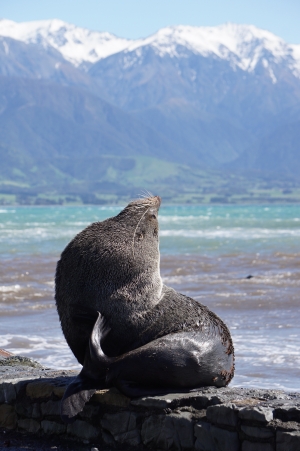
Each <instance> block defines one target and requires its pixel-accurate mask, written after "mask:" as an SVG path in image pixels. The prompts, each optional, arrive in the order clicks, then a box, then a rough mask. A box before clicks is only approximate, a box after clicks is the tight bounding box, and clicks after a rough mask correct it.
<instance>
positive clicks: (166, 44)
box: [126, 23, 300, 76]
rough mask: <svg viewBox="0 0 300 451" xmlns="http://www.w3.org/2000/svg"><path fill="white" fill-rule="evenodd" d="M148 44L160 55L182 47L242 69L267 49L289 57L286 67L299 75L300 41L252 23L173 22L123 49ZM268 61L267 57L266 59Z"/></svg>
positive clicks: (278, 58) (176, 53)
mask: <svg viewBox="0 0 300 451" xmlns="http://www.w3.org/2000/svg"><path fill="white" fill-rule="evenodd" d="M147 45H150V46H151V47H153V48H154V49H155V51H156V52H157V53H158V54H159V55H160V56H165V55H169V56H171V57H183V58H184V53H183V52H182V48H183V47H185V48H186V49H187V50H189V51H191V52H193V53H196V54H199V55H202V56H207V57H208V56H212V55H213V56H215V57H217V58H220V59H223V60H227V61H230V62H231V64H232V66H233V67H234V66H237V67H239V68H240V69H242V70H244V71H249V72H250V71H252V70H253V69H254V68H255V67H256V65H257V63H258V62H259V61H260V60H261V59H263V58H265V55H266V53H267V54H268V55H269V56H271V57H272V58H273V59H274V62H276V63H279V62H281V61H282V60H283V59H285V58H287V57H288V58H289V59H290V61H289V67H290V68H291V69H295V71H296V72H297V74H298V75H299V76H300V45H290V44H287V43H286V42H285V41H283V40H282V39H281V38H279V37H277V36H275V35H274V34H273V33H271V32H269V31H266V30H262V29H259V28H257V27H255V26H253V25H237V24H233V23H227V24H224V25H220V26H216V27H191V26H184V25H179V26H174V27H167V28H162V29H161V30H159V31H158V32H157V33H155V34H154V35H152V36H150V37H148V38H146V39H141V40H138V41H135V42H133V43H131V44H129V46H128V48H127V49H126V52H130V51H133V50H137V49H140V48H142V47H144V46H147ZM265 61H267V60H265Z"/></svg>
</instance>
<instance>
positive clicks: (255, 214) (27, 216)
mask: <svg viewBox="0 0 300 451" xmlns="http://www.w3.org/2000/svg"><path fill="white" fill-rule="evenodd" d="M120 210H121V207H117V206H111V207H107V206H105V207H102V206H76V207H75V206H74V207H73V206H72V207H71V206H49V207H30V206H22V207H0V252H1V267H0V314H1V320H0V321H1V329H0V348H4V349H7V350H8V351H11V352H13V353H17V354H20V355H24V356H28V357H31V358H33V359H35V360H38V361H39V362H41V363H42V364H43V365H46V366H48V367H51V368H78V369H79V368H80V365H79V364H78V363H77V361H76V359H75V358H74V357H73V355H72V353H71V351H70V350H69V348H68V346H67V344H66V342H65V339H64V337H63V335H62V332H61V329H60V324H59V319H58V315H57V312H56V308H55V302H54V272H55V265H56V261H57V260H58V259H59V256H60V253H61V252H62V250H63V249H64V247H65V246H66V244H67V243H68V242H69V241H70V240H71V239H72V238H73V237H74V235H75V234H76V233H78V232H79V231H80V230H82V229H83V228H84V227H86V226H87V225H88V224H90V223H91V222H94V221H101V220H103V219H105V218H107V217H110V216H114V215H116V214H117V213H118V212H119V211H120ZM159 223H160V250H161V274H162V277H163V281H164V283H165V284H167V285H169V286H171V287H173V288H175V289H176V290H177V291H180V292H182V293H184V294H187V295H189V296H191V297H193V298H194V299H196V300H198V301H200V302H201V303H203V304H205V305H207V306H208V307H209V308H210V309H211V310H213V311H214V312H216V313H217V314H218V315H219V316H220V317H221V318H222V319H223V320H224V321H225V322H226V324H227V325H228V326H229V328H230V330H231V333H232V336H233V341H234V345H235V352H236V374H235V377H234V379H233V381H232V385H233V386H242V387H264V388H273V389H286V390H289V391H300V382H299V381H300V333H299V323H300V206H299V205H282V206H279V205H276V206H275V205H265V206H261V205H260V206H254V205H253V206H231V205H230V206H229V205H228V206H227V205H226V206H217V205H214V206H195V205H193V206H192V205H187V206H162V207H161V209H160V214H159Z"/></svg>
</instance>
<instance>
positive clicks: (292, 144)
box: [0, 19, 300, 193]
mask: <svg viewBox="0 0 300 451" xmlns="http://www.w3.org/2000/svg"><path fill="white" fill-rule="evenodd" d="M0 80H1V83H0V94H1V97H0V131H1V133H0V156H1V161H2V164H1V166H0V184H1V185H0V191H2V192H19V191H20V192H23V191H24V192H25V191H26V190H27V191H28V192H30V191H31V192H33V191H36V192H38V191H41V190H54V191H55V190H57V191H59V192H72V193H76V192H104V191H109V192H116V193H117V192H124V190H125V191H126V192H128V193H133V192H136V190H137V189H140V188H142V187H147V188H150V189H153V187H154V188H156V187H157V186H168V187H172V189H185V188H186V189H191V187H192V186H194V188H195V187H196V189H200V188H201V177H202V176H203V171H206V173H207V172H209V171H212V172H214V171H217V172H218V174H224V177H225V178H226V177H227V178H228V177H231V174H238V175H243V176H245V177H249V176H251V177H253V176H258V177H267V178H269V179H270V178H273V179H274V180H275V179H278V178H282V177H285V178H291V179H293V180H295V181H296V182H297V181H298V180H299V174H300V158H299V157H300V144H299V143H300V45H291V44H287V43H286V42H284V41H283V40H282V39H281V38H279V37H277V36H275V35H274V34H272V33H270V32H268V31H265V30H261V29H258V28H256V27H254V26H252V25H236V24H231V23H228V24H224V25H221V26H218V27H191V26H183V25H181V26H174V27H166V28H163V29H161V30H159V31H158V32H157V33H155V34H153V35H152V36H150V37H147V38H145V39H138V40H128V39H123V38H118V37H116V36H114V35H112V34H110V33H107V32H96V31H90V30H86V29H82V28H79V27H76V26H75V25H72V24H68V23H65V22H63V21H60V20H47V21H38V22H24V23H16V22H13V21H9V20H5V19H3V20H0ZM201 174H202V175H201ZM299 181H300V180H299ZM1 186H2V188H1Z"/></svg>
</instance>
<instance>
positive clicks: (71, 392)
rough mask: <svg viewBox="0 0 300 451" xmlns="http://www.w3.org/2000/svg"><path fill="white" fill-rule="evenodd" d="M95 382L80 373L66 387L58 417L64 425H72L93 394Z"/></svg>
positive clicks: (82, 372)
mask: <svg viewBox="0 0 300 451" xmlns="http://www.w3.org/2000/svg"><path fill="white" fill-rule="evenodd" d="M95 391H96V388H95V381H93V380H92V379H89V378H88V377H86V376H85V374H84V368H83V369H82V371H81V373H79V374H78V376H77V377H76V378H75V379H74V380H73V381H72V382H71V383H70V384H69V385H68V387H67V389H66V391H65V394H64V396H63V398H62V400H61V404H60V416H61V418H62V420H63V421H64V422H65V423H73V422H74V421H75V417H76V415H77V414H78V413H79V412H81V411H82V410H83V408H84V406H85V404H86V403H87V402H88V401H89V400H90V398H91V397H92V396H93V394H94V393H95Z"/></svg>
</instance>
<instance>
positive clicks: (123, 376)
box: [56, 197, 234, 419]
mask: <svg viewBox="0 0 300 451" xmlns="http://www.w3.org/2000/svg"><path fill="white" fill-rule="evenodd" d="M159 206H160V198H159V197H151V198H148V199H142V200H138V201H134V202H131V203H130V204H129V205H128V206H127V207H126V208H125V209H124V210H123V211H122V212H121V213H120V214H119V215H117V216H116V217H113V218H110V219H107V220H106V221H103V222H98V223H94V224H92V225H90V226H89V227H87V228H86V229H85V230H83V231H82V232H81V233H79V234H78V235H77V236H76V237H75V238H74V239H73V240H72V241H71V242H70V243H69V245H68V246H67V247H66V249H65V250H64V251H63V253H62V256H61V259H60V261H59V262H58V264H57V271H56V304H57V309H58V313H59V316H60V320H61V325H62V329H63V332H64V335H65V337H66V340H67V342H68V344H69V346H70V348H71V349H72V351H73V353H74V355H75V356H76V358H77V359H78V361H79V362H80V363H81V364H82V365H83V370H82V372H81V373H80V375H79V376H78V378H77V379H76V380H75V381H74V382H73V383H72V384H71V385H70V386H69V388H68V389H67V392H66V394H65V396H64V399H63V403H62V413H63V416H64V417H65V419H70V418H72V417H73V416H74V415H75V414H76V413H77V412H78V411H79V410H81V409H82V407H83V405H84V403H85V402H86V401H87V400H88V399H89V398H90V396H91V395H92V394H93V393H94V392H95V390H96V388H98V387H101V388H103V387H105V386H111V385H115V386H117V387H118V388H119V389H120V390H121V391H122V392H123V393H125V394H126V395H128V396H143V395H144V396H145V395H147V394H159V393H163V392H165V393H167V392H168V391H178V390H192V389H194V388H197V387H201V386H207V385H215V386H217V387H222V386H225V385H227V384H228V383H229V382H230V380H231V379H232V377H233V373H234V351H233V344H232V340H231V337H230V333H229V331H228V329H227V327H226V325H225V324H224V323H223V322H222V321H221V319H220V318H218V316H217V315H215V314H214V313H213V312H211V311H210V310H209V309H208V308H207V307H205V306H204V305H202V304H200V303H198V302H196V301H195V300H193V299H191V298H189V297H187V296H184V295H182V294H180V293H177V292H176V291H175V290H173V289H172V288H169V287H166V286H165V285H163V283H162V280H161V277H160V270H159V262H160V256H159V247H158V220H157V215H158V209H159Z"/></svg>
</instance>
